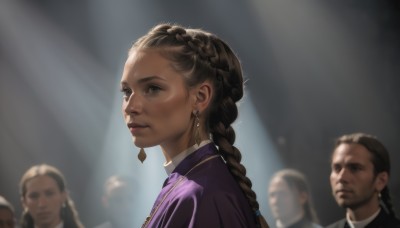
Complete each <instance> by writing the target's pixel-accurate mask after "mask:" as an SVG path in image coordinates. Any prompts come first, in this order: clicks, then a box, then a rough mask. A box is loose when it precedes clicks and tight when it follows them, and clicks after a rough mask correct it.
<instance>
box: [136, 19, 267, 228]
mask: <svg viewBox="0 0 400 228" xmlns="http://www.w3.org/2000/svg"><path fill="white" fill-rule="evenodd" d="M137 48H139V49H146V48H157V49H158V50H160V53H161V54H164V56H165V57H166V58H168V59H170V60H171V62H172V63H173V65H174V67H175V68H176V69H177V70H178V71H179V72H183V73H184V75H186V77H185V78H186V83H187V85H188V86H189V87H191V86H194V85H197V84H199V83H201V82H204V81H205V80H210V81H211V82H212V83H213V86H214V94H213V101H212V104H211V105H210V110H209V115H208V118H207V119H206V123H208V124H207V129H206V130H208V131H209V132H210V134H211V135H212V139H213V141H214V143H215V144H216V145H217V146H218V150H219V153H220V154H221V156H222V157H223V158H224V160H225V162H226V164H227V166H228V169H229V170H230V172H231V173H232V175H233V177H234V178H235V180H236V181H237V182H238V184H239V186H240V188H241V189H242V190H243V192H244V194H245V195H246V197H247V199H248V201H249V204H250V206H251V208H252V209H253V210H254V212H255V214H256V215H257V217H258V219H259V222H258V223H259V225H260V226H261V227H268V224H267V223H266V221H265V219H264V217H263V216H262V215H261V214H260V212H259V203H258V202H257V199H256V198H257V197H256V193H255V192H254V191H253V190H252V182H251V180H250V179H249V178H248V177H247V176H246V168H245V167H244V166H243V165H242V164H241V163H240V162H241V159H242V154H241V153H240V151H239V149H237V148H236V147H235V146H233V144H234V142H235V131H234V129H233V128H232V126H231V124H232V123H233V122H234V121H235V120H236V118H237V116H238V109H237V106H236V102H238V101H239V100H240V99H241V98H242V97H243V77H242V69H241V65H240V62H239V60H238V59H237V57H236V56H235V54H234V53H233V52H232V50H231V49H230V48H229V46H228V45H227V44H226V43H225V42H223V41H222V40H220V39H219V38H217V37H216V36H215V35H213V34H211V33H208V32H205V31H203V30H200V29H184V28H182V27H180V26H177V25H170V24H161V25H158V26H156V27H155V28H153V29H152V30H151V31H150V32H149V33H148V35H147V36H144V37H142V38H141V39H139V40H138V41H137V42H136V43H135V44H134V45H133V47H132V49H133V50H135V49H137ZM185 73H187V74H185ZM188 75H190V76H188Z"/></svg>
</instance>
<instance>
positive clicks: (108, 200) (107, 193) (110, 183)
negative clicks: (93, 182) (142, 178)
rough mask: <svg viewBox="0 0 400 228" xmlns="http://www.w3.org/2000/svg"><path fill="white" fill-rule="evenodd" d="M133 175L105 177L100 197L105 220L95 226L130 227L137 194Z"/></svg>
mask: <svg viewBox="0 0 400 228" xmlns="http://www.w3.org/2000/svg"><path fill="white" fill-rule="evenodd" d="M136 186H137V185H136V181H135V179H134V178H133V177H130V176H122V175H115V176H111V177H109V178H108V179H107V181H106V183H105V186H104V194H103V198H102V202H103V206H104V209H105V212H106V216H107V221H106V222H105V223H103V224H101V225H99V226H96V228H132V226H133V225H132V224H134V223H133V220H132V219H133V218H134V214H135V210H136V208H137V207H138V205H137V204H136V203H135V194H137V187H136Z"/></svg>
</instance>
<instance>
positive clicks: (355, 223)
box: [346, 208, 381, 228]
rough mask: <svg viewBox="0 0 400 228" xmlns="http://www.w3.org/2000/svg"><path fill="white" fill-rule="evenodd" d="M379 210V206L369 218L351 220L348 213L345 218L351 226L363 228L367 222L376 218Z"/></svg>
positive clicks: (352, 227)
mask: <svg viewBox="0 0 400 228" xmlns="http://www.w3.org/2000/svg"><path fill="white" fill-rule="evenodd" d="M380 211H381V209H380V208H379V209H378V211H377V212H375V213H374V214H373V215H371V216H370V217H369V218H366V219H364V220H361V221H351V220H350V217H349V215H348V214H346V220H347V223H348V224H349V226H350V227H351V228H364V227H365V226H366V225H368V223H370V222H371V221H372V220H374V219H375V218H376V216H378V214H379V212H380Z"/></svg>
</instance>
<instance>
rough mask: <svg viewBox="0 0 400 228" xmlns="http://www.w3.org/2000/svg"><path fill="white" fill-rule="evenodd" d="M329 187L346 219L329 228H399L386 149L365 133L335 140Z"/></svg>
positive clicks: (399, 223) (399, 221)
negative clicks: (392, 200) (391, 196)
mask: <svg viewBox="0 0 400 228" xmlns="http://www.w3.org/2000/svg"><path fill="white" fill-rule="evenodd" d="M331 167H332V171H331V176H330V180H331V186H332V193H333V196H334V197H335V200H336V202H337V204H338V205H339V206H341V207H343V208H345V209H346V218H345V219H342V220H340V221H337V222H335V223H333V224H331V225H329V226H328V227H329V228H344V227H366V228H370V227H371V228H373V227H379V228H400V220H399V219H397V217H396V214H395V212H394V210H393V207H392V203H391V200H390V194H389V188H388V183H389V176H390V157H389V152H388V151H387V149H386V148H385V146H384V145H383V144H382V143H381V142H380V141H379V140H378V139H377V138H376V137H374V136H372V135H368V134H365V133H354V134H349V135H343V136H341V137H339V138H338V139H337V140H336V146H335V149H334V151H333V154H332V161H331Z"/></svg>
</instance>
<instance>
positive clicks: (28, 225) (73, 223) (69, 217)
mask: <svg viewBox="0 0 400 228" xmlns="http://www.w3.org/2000/svg"><path fill="white" fill-rule="evenodd" d="M43 175H46V176H49V177H51V178H52V179H53V180H54V181H55V182H56V184H57V186H58V188H59V190H60V192H66V191H67V187H66V181H65V178H64V176H63V175H62V173H61V172H60V171H59V170H58V169H57V168H55V167H53V166H50V165H47V164H41V165H35V166H32V167H31V168H30V169H28V170H27V171H26V172H25V174H24V175H23V176H22V178H21V181H20V195H21V197H22V198H25V197H26V193H27V187H26V184H27V182H28V181H30V180H32V179H33V178H36V177H38V176H43ZM60 215H61V219H62V220H63V222H64V227H70V228H83V227H84V226H83V225H82V223H81V221H80V219H79V216H78V212H77V211H76V209H75V204H74V202H73V201H72V199H71V198H70V197H69V196H67V200H66V202H65V206H63V207H62V208H61V210H60ZM34 227H35V221H34V220H33V217H32V216H31V214H30V213H29V211H28V210H27V209H25V210H24V211H23V213H22V216H21V228H34Z"/></svg>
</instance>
